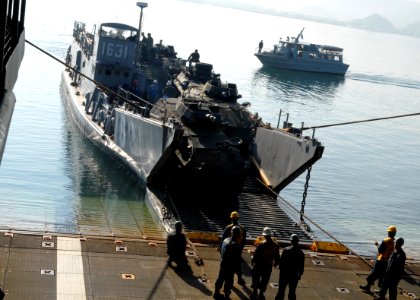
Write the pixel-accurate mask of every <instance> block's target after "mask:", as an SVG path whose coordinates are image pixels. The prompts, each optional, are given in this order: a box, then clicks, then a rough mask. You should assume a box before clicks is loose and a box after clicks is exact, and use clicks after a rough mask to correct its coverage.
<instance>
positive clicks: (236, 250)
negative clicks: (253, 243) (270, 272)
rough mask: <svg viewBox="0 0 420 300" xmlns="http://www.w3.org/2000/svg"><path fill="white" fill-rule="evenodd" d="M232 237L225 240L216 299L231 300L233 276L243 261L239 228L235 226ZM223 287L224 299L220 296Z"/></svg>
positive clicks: (222, 248)
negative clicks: (239, 241)
mask: <svg viewBox="0 0 420 300" xmlns="http://www.w3.org/2000/svg"><path fill="white" fill-rule="evenodd" d="M231 232H232V236H231V237H228V238H225V239H224V240H223V242H222V247H221V249H220V252H221V261H220V269H219V276H218V278H217V280H216V283H215V291H214V294H213V298H214V299H230V298H229V295H230V293H231V290H232V287H233V276H234V274H235V270H236V268H237V265H238V263H240V260H241V246H240V244H239V243H238V238H239V236H240V234H241V228H240V227H239V226H233V228H232V231H231ZM222 287H223V291H224V293H225V295H224V298H223V296H222V294H220V289H221V288H222Z"/></svg>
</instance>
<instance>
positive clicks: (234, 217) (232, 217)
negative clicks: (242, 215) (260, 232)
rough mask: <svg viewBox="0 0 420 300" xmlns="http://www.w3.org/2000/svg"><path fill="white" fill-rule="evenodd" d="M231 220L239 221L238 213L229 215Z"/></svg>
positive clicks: (234, 212)
mask: <svg viewBox="0 0 420 300" xmlns="http://www.w3.org/2000/svg"><path fill="white" fill-rule="evenodd" d="M230 218H231V219H239V213H238V212H237V211H232V213H231V214H230Z"/></svg>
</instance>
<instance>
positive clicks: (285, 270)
mask: <svg viewBox="0 0 420 300" xmlns="http://www.w3.org/2000/svg"><path fill="white" fill-rule="evenodd" d="M290 241H291V243H292V246H289V247H287V248H286V249H284V250H283V252H282V254H281V257H280V277H279V290H278V292H277V295H276V300H283V299H284V294H285V292H286V287H287V286H289V295H288V297H289V300H296V287H297V285H298V282H299V280H300V279H301V277H302V275H303V272H304V267H305V254H304V253H303V251H302V250H301V249H300V248H299V237H298V235H297V234H292V235H291V236H290Z"/></svg>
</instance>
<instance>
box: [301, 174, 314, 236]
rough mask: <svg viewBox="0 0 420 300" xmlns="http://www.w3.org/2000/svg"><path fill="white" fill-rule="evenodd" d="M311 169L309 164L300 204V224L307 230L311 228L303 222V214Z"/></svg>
mask: <svg viewBox="0 0 420 300" xmlns="http://www.w3.org/2000/svg"><path fill="white" fill-rule="evenodd" d="M311 170H312V166H309V168H308V174H306V182H305V188H304V191H303V196H302V205H301V208H300V224H301V225H302V226H304V227H305V228H306V229H307V230H308V231H311V230H310V228H309V226H308V225H307V224H306V223H305V220H304V218H303V215H304V214H305V204H306V196H307V195H308V187H309V179H311Z"/></svg>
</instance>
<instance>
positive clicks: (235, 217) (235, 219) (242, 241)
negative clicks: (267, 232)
mask: <svg viewBox="0 0 420 300" xmlns="http://www.w3.org/2000/svg"><path fill="white" fill-rule="evenodd" d="M230 220H231V224H229V225H228V226H226V228H225V230H224V231H223V235H222V240H221V243H220V249H222V244H223V241H224V240H225V238H227V237H229V236H231V232H232V228H233V227H234V226H238V227H239V228H240V230H241V232H240V235H239V237H238V244H239V245H240V248H241V254H242V251H243V249H244V247H245V245H246V229H245V227H244V226H243V225H241V224H239V213H238V212H237V211H233V212H232V213H231V214H230ZM241 260H242V258H241V259H240V260H239V264H238V266H237V268H236V271H235V273H236V274H237V275H238V284H240V285H244V284H245V280H244V279H243V278H242V266H241Z"/></svg>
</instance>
